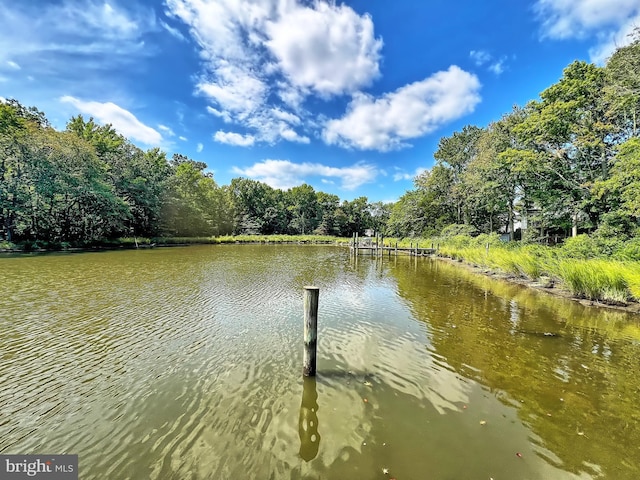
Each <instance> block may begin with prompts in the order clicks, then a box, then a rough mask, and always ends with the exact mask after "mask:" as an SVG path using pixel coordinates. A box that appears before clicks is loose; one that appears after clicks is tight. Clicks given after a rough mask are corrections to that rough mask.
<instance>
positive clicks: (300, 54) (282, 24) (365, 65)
mask: <svg viewBox="0 0 640 480" xmlns="http://www.w3.org/2000/svg"><path fill="white" fill-rule="evenodd" d="M266 34H267V37H268V40H267V41H266V42H265V44H266V46H267V47H268V48H269V49H270V50H271V52H272V53H273V55H274V56H275V58H276V59H277V61H278V66H279V67H280V69H281V70H282V71H283V72H284V74H285V76H286V77H287V79H288V80H289V81H290V82H291V84H292V85H293V86H295V87H298V88H299V89H301V90H303V91H304V90H306V89H310V90H313V91H315V92H317V93H319V94H321V95H333V94H341V93H344V92H352V91H355V90H357V89H358V88H360V87H362V86H366V85H369V84H370V83H371V81H372V80H373V79H375V78H376V77H377V76H378V75H379V69H378V61H379V57H380V53H379V52H380V49H381V48H382V41H381V40H379V39H376V38H375V35H374V32H373V21H372V20H371V17H369V16H368V15H363V16H360V15H358V14H357V13H356V12H355V11H353V10H352V9H351V8H350V7H348V6H346V5H335V4H330V3H325V2H316V3H314V4H313V6H308V7H307V6H302V5H301V6H297V7H296V8H291V9H289V10H287V11H286V12H283V14H282V15H280V16H279V17H277V18H276V19H274V20H270V21H268V22H267V23H266Z"/></svg>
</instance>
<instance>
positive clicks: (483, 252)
mask: <svg viewBox="0 0 640 480" xmlns="http://www.w3.org/2000/svg"><path fill="white" fill-rule="evenodd" d="M437 242H438V243H439V244H440V248H439V251H438V254H439V255H440V256H443V257H448V258H452V259H454V260H459V261H464V262H466V263H469V264H471V265H475V266H478V267H481V268H486V269H489V270H492V271H498V272H502V273H505V274H509V275H513V276H515V277H519V278H523V279H527V280H531V281H536V282H539V283H540V284H542V285H544V286H553V285H556V286H559V287H561V288H565V289H567V290H569V291H570V292H571V294H572V295H574V296H576V297H578V298H586V299H588V300H594V301H599V302H604V303H609V304H625V303H627V302H629V301H635V302H638V301H640V262H639V261H637V260H635V259H632V258H625V257H623V256H622V257H621V256H616V255H611V256H608V257H605V256H593V257H591V258H589V257H588V256H585V255H584V254H583V253H584V252H582V253H580V252H578V253H576V248H575V247H576V245H575V244H576V243H578V242H579V241H574V242H568V243H567V245H565V246H563V247H546V246H542V245H527V244H524V245H523V244H520V243H517V242H511V243H502V242H500V240H499V239H498V238H497V237H496V236H489V235H480V236H479V237H476V238H470V237H453V238H450V239H438V240H437ZM578 250H579V249H578Z"/></svg>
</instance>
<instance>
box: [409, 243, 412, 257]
mask: <svg viewBox="0 0 640 480" xmlns="http://www.w3.org/2000/svg"><path fill="white" fill-rule="evenodd" d="M411 255H413V242H411V243H410V244H409V256H411Z"/></svg>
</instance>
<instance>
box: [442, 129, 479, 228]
mask: <svg viewBox="0 0 640 480" xmlns="http://www.w3.org/2000/svg"><path fill="white" fill-rule="evenodd" d="M481 135H482V129H481V128H479V127H476V126H474V125H467V126H465V127H464V128H463V129H462V131H461V132H455V133H454V134H453V135H452V136H451V137H443V138H441V139H440V142H439V143H438V150H436V152H435V153H434V154H433V157H434V158H435V159H436V160H437V162H438V163H439V164H440V165H442V166H444V167H448V168H450V169H451V172H452V177H451V180H452V181H451V184H450V185H451V191H450V192H449V195H450V197H451V198H452V199H453V201H454V204H455V206H456V223H469V209H468V208H469V206H468V205H467V203H466V200H467V198H468V196H467V188H466V184H465V183H464V181H463V180H464V172H465V171H466V168H467V165H468V164H469V162H471V161H472V160H473V159H474V158H475V157H476V155H477V153H478V149H477V144H478V140H479V139H480V136H481Z"/></svg>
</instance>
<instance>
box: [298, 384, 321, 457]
mask: <svg viewBox="0 0 640 480" xmlns="http://www.w3.org/2000/svg"><path fill="white" fill-rule="evenodd" d="M317 412H318V392H317V390H316V379H315V378H305V379H304V387H303V390H302V403H301V404H300V417H299V419H298V435H299V436H300V456H301V457H302V459H303V460H304V461H305V462H310V461H311V460H313V459H314V458H316V456H317V455H318V450H319V448H320V434H319V433H318V413H317Z"/></svg>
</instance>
